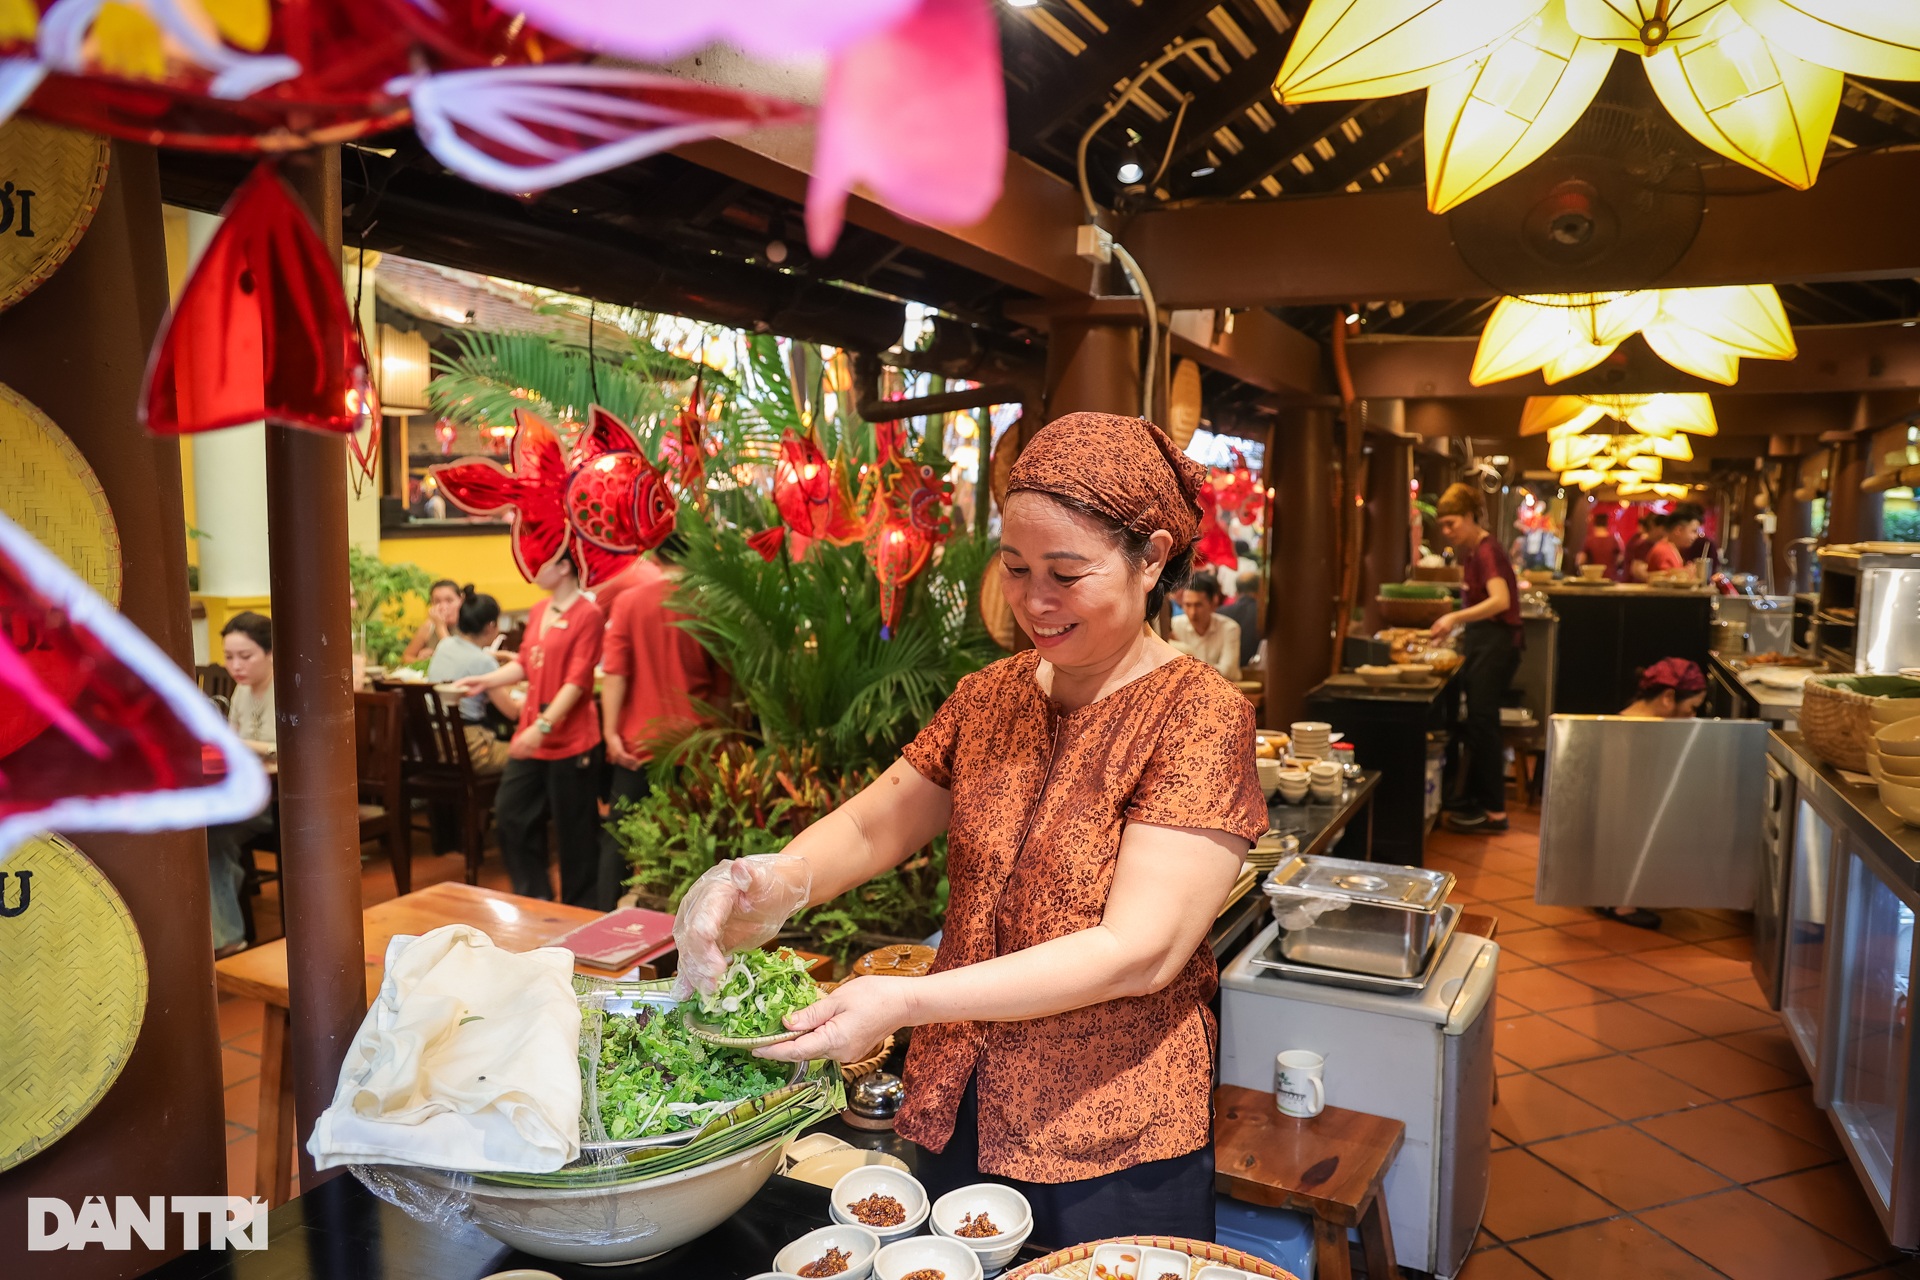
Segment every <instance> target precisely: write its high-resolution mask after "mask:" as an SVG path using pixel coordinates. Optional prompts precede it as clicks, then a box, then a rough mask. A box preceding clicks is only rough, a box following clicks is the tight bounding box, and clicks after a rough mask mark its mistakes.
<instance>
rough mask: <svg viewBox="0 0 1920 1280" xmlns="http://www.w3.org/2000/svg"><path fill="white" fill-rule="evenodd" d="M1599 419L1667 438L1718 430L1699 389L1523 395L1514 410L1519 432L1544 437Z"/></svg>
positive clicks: (1581, 430)
mask: <svg viewBox="0 0 1920 1280" xmlns="http://www.w3.org/2000/svg"><path fill="white" fill-rule="evenodd" d="M1602 418H1612V419H1613V420H1614V421H1616V422H1619V423H1621V424H1622V425H1624V426H1628V427H1631V428H1633V429H1634V430H1635V431H1638V432H1639V433H1641V434H1642V435H1648V436H1659V437H1660V438H1662V439H1671V438H1672V437H1673V436H1675V435H1677V434H1679V433H1681V432H1685V433H1686V434H1688V435H1695V436H1711V435H1717V434H1719V431H1720V423H1719V420H1718V419H1717V418H1715V417H1714V416H1713V400H1712V399H1711V398H1710V397H1708V396H1707V395H1705V394H1703V393H1700V392H1693V391H1684V392H1662V393H1659V394H1657V395H1637V396H1626V395H1621V396H1528V397H1527V403H1526V405H1525V407H1524V408H1522V409H1521V411H1520V434H1521V435H1523V436H1537V435H1545V436H1546V437H1547V439H1548V440H1550V441H1551V440H1558V439H1561V438H1562V437H1565V436H1577V435H1583V434H1585V433H1586V431H1587V428H1588V427H1591V426H1592V425H1593V424H1594V423H1596V422H1599V421H1600V420H1601V419H1602Z"/></svg>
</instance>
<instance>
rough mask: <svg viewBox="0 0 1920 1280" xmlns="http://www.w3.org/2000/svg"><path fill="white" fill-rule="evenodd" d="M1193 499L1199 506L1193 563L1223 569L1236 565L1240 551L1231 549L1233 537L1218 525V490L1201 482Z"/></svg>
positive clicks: (1238, 561)
mask: <svg viewBox="0 0 1920 1280" xmlns="http://www.w3.org/2000/svg"><path fill="white" fill-rule="evenodd" d="M1194 501H1195V502H1196V503H1198V504H1199V507H1200V541H1199V543H1198V544H1196V545H1195V547H1194V549H1193V560H1194V563H1195V564H1213V565H1219V566H1220V567H1221V568H1223V569H1231V568H1235V567H1237V566H1238V565H1239V563H1240V553H1239V552H1237V551H1235V550H1234V549H1233V539H1232V538H1231V537H1229V536H1228V534H1227V531H1226V530H1225V529H1223V528H1222V527H1221V526H1220V493H1219V491H1218V490H1217V489H1215V488H1214V487H1213V486H1212V485H1211V484H1203V485H1201V486H1200V492H1199V493H1198V494H1197V495H1195V498H1194Z"/></svg>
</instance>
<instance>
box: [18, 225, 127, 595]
mask: <svg viewBox="0 0 1920 1280" xmlns="http://www.w3.org/2000/svg"><path fill="white" fill-rule="evenodd" d="M0 239H4V237H0ZM0 511H4V512H5V513H6V516H7V518H8V519H9V520H11V521H13V522H14V523H15V524H17V525H19V526H20V527H21V528H22V529H25V530H26V531H27V532H28V533H30V534H32V535H33V537H34V539H35V540H36V541H38V542H39V543H40V545H41V546H43V547H45V548H46V549H47V550H49V551H51V552H53V554H55V555H56V556H59V557H60V559H62V560H63V561H65V562H66V564H67V567H68V568H70V569H72V570H73V572H74V573H75V575H76V576H78V577H79V579H80V580H81V581H82V582H84V583H86V584H87V585H88V586H90V587H92V588H93V589H94V590H95V591H97V592H99V593H100V594H101V595H102V596H103V597H105V598H106V601H107V603H109V604H111V605H114V606H116V607H118V605H119V604H120V532H119V529H118V528H117V527H116V526H115V525H114V521H113V511H112V509H111V508H110V507H108V506H107V495H106V493H105V491H104V490H102V489H101V487H100V479H99V477H98V476H96V475H94V473H93V468H92V467H90V466H88V465H87V460H86V459H85V458H83V457H81V456H80V451H79V450H78V449H76V448H75V447H74V444H73V441H71V440H69V439H67V436H66V433H65V432H64V431H62V430H60V428H59V427H57V426H55V425H54V424H53V420H52V419H51V418H49V417H47V415H46V414H44V413H42V412H40V410H39V409H38V408H36V407H35V406H34V405H33V403H32V402H31V401H29V400H28V399H27V398H26V397H25V396H23V395H21V394H20V393H19V392H17V391H15V390H13V388H11V387H8V386H4V385H0Z"/></svg>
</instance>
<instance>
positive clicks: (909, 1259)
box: [873, 1236, 1019, 1280]
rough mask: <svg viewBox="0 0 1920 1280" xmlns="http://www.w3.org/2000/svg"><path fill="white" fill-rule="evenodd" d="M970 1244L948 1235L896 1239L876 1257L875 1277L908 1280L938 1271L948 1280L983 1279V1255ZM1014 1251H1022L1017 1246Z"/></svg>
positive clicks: (882, 1279)
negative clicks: (968, 1245)
mask: <svg viewBox="0 0 1920 1280" xmlns="http://www.w3.org/2000/svg"><path fill="white" fill-rule="evenodd" d="M967 1244H968V1242H967V1241H965V1240H954V1239H951V1238H950V1237H947V1236H915V1237H914V1238H913V1239H911V1240H896V1241H894V1242H893V1243H892V1244H890V1245H888V1246H887V1247H886V1248H884V1249H882V1250H881V1251H880V1256H879V1257H877V1258H875V1259H874V1260H873V1280H908V1277H910V1276H915V1275H920V1274H923V1273H925V1272H928V1271H935V1272H938V1273H939V1274H941V1275H943V1276H945V1277H946V1278H947V1280H981V1277H982V1276H983V1275H985V1274H986V1273H985V1271H984V1270H983V1269H982V1267H981V1265H980V1255H979V1254H978V1253H976V1252H975V1251H974V1250H972V1249H969V1248H968V1247H967ZM1014 1251H1015V1252H1016V1253H1017V1252H1019V1246H1018V1245H1015V1246H1014ZM1007 1256H1008V1257H1009V1258H1011V1257H1012V1256H1013V1255H1012V1254H1009V1255H1007ZM1002 1265H1004V1264H1002Z"/></svg>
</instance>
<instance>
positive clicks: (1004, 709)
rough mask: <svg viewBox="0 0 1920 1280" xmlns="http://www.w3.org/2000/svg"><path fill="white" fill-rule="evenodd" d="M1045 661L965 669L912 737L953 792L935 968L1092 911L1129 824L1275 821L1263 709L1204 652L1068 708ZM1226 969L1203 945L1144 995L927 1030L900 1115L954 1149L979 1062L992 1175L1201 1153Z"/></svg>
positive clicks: (917, 1135)
mask: <svg viewBox="0 0 1920 1280" xmlns="http://www.w3.org/2000/svg"><path fill="white" fill-rule="evenodd" d="M1039 661H1040V657H1039V654H1038V653H1037V652H1034V651H1031V650H1030V651H1028V652H1026V653H1019V654H1015V655H1014V656H1013V657H1010V658H1005V659H1002V660H1001V661H999V662H996V663H994V664H993V665H992V666H990V667H987V668H986V669H985V670H984V671H980V672H977V673H975V674H974V675H971V676H968V677H967V678H966V679H964V680H962V681H961V682H960V686H959V688H957V689H955V690H954V692H953V696H952V697H951V698H949V699H947V702H946V705H944V706H942V707H941V708H940V711H939V712H938V714H936V715H935V716H934V718H933V721H932V723H930V724H929V725H928V726H927V727H926V729H924V730H923V731H922V732H921V734H920V736H919V737H917V738H915V739H914V740H913V742H912V743H910V744H909V745H908V746H907V749H906V752H905V756H906V759H907V761H908V763H910V764H911V765H913V767H914V768H915V769H917V770H919V771H920V773H921V774H923V775H924V776H925V777H926V778H927V779H928V780H929V781H931V782H934V783H937V784H938V785H940V786H942V787H946V788H947V789H948V790H950V791H952V792H953V820H952V823H951V825H950V826H949V828H948V844H947V872H948V877H949V880H950V884H951V887H952V888H951V895H950V898H949V902H948V906H947V920H946V932H945V935H944V936H943V938H942V940H941V943H940V954H939V958H938V959H937V960H936V961H935V962H934V970H935V972H939V971H942V970H946V969H955V968H958V967H960V966H961V965H966V964H974V963H977V962H979V961H982V960H988V959H991V958H993V957H994V956H998V955H1005V954H1007V953H1008V952H1012V951H1019V950H1021V949H1023V948H1025V947H1031V946H1035V945H1037V944H1039V943H1042V942H1046V941H1049V940H1051V939H1053V938H1059V937H1063V936H1065V935H1067V934H1070V933H1077V932H1079V931H1080V930H1083V929H1089V928H1092V927H1093V926H1095V925H1097V924H1099V923H1100V921H1101V919H1102V917H1103V916H1104V915H1105V913H1106V905H1107V893H1108V891H1109V890H1110V889H1111V888H1112V885H1113V875H1114V867H1115V864H1116V862H1117V859H1118V855H1119V852H1120V833H1121V831H1122V829H1123V828H1125V826H1126V824H1127V823H1129V822H1145V823H1152V824H1154V825H1157V826H1168V827H1202V828H1210V829H1213V830H1217V831H1225V832H1228V833H1230V834H1233V835H1236V836H1239V837H1241V838H1242V839H1245V840H1249V841H1251V840H1255V839H1258V838H1259V837H1260V835H1261V834H1262V833H1264V832H1265V831H1266V829H1267V807H1266V802H1265V801H1264V800H1263V799H1262V798H1261V795H1260V788H1259V782H1258V780H1257V777H1256V774H1255V771H1254V765H1253V708H1252V707H1251V706H1250V705H1249V704H1248V702H1247V700H1246V699H1245V698H1244V697H1242V696H1241V694H1240V693H1239V691H1237V690H1236V689H1235V688H1234V687H1233V686H1232V685H1230V684H1228V683H1227V682H1226V681H1225V680H1223V679H1222V678H1221V677H1220V675H1219V673H1218V672H1216V671H1215V670H1214V669H1213V668H1212V667H1210V666H1208V665H1206V664H1205V663H1203V662H1199V661H1196V660H1195V659H1193V658H1189V657H1184V656H1183V657H1179V658H1176V659H1174V660H1173V661H1171V662H1168V663H1166V664H1165V665H1163V666H1160V667H1156V668H1155V669H1154V670H1152V671H1150V672H1148V673H1147V674H1145V675H1143V676H1140V677H1139V678H1137V679H1135V680H1133V681H1132V682H1131V683H1129V684H1126V685H1123V686H1122V687H1121V688H1119V689H1117V690H1115V691H1114V692H1112V693H1110V694H1108V695H1107V696H1106V697H1104V698H1101V699H1100V700H1099V701H1098V702H1094V703H1090V704H1089V705H1087V706H1085V707H1082V708H1080V709H1079V710H1077V711H1073V712H1062V711H1060V710H1059V709H1058V708H1056V707H1055V706H1054V705H1053V703H1052V702H1051V700H1050V699H1048V697H1047V696H1046V695H1045V694H1044V693H1043V692H1042V691H1041V688H1040V686H1039V684H1038V683H1037V682H1036V680H1035V678H1034V677H1035V671H1036V669H1037V668H1038V666H1039ZM1217 977H1218V975H1217V972H1216V970H1215V968H1214V962H1213V953H1212V952H1211V951H1210V950H1209V949H1208V948H1206V947H1205V946H1202V947H1200V948H1199V949H1198V950H1196V951H1195V952H1194V954H1193V957H1192V959H1190V960H1189V961H1188V962H1187V964H1186V967H1185V968H1184V969H1182V970H1181V971H1180V973H1179V975H1178V976H1177V977H1176V978H1175V979H1174V980H1173V982H1171V983H1170V984H1168V985H1167V986H1166V987H1165V988H1163V989H1162V990H1160V991H1158V992H1155V993H1154V994H1153V995H1149V996H1140V997H1135V998H1128V999H1122V1000H1111V1001H1108V1002H1106V1003H1104V1004H1097V1005H1091V1006H1089V1007H1087V1008H1084V1009H1076V1010H1073V1011H1072V1012H1069V1013H1062V1014H1056V1015H1054V1016H1052V1017H1046V1018H1036V1019H1033V1020H1031V1021H1026V1022H957V1023H935V1024H932V1025H929V1026H925V1027H921V1028H919V1029H918V1030H916V1031H915V1032H914V1034H913V1047H912V1050H911V1051H910V1052H909V1054H908V1057H907V1074H908V1079H909V1082H910V1085H911V1087H910V1089H909V1092H908V1097H907V1104H906V1106H905V1108H904V1109H903V1110H902V1112H901V1114H900V1119H899V1123H898V1126H897V1128H898V1131H899V1132H900V1133H901V1134H902V1135H904V1136H906V1137H907V1138H910V1139H912V1140H913V1141H914V1142H917V1143H919V1144H920V1145H921V1146H923V1147H927V1148H929V1149H931V1150H934V1151H940V1150H944V1149H945V1147H946V1145H947V1142H948V1140H949V1139H950V1138H951V1137H952V1136H953V1126H954V1116H955V1113H956V1112H957V1111H958V1109H959V1106H960V1098H961V1095H962V1094H963V1093H964V1092H965V1091H966V1087H967V1079H968V1077H969V1076H975V1077H977V1082H978V1089H979V1096H980V1168H981V1170H982V1171H983V1172H986V1173H992V1174H996V1175H998V1176H1000V1177H1006V1178H1016V1179H1019V1180H1022V1181H1026V1182H1049V1183H1052V1182H1072V1181H1077V1180H1079V1179H1082V1178H1092V1177H1098V1176H1099V1175H1101V1174H1104V1173H1112V1172H1114V1171H1115V1170H1119V1169H1125V1168H1129V1167H1131V1166H1133V1165H1136V1164H1143V1163H1145V1162H1147V1161H1149V1160H1165V1159H1170V1158H1172V1157H1174V1156H1181V1155H1185V1154H1187V1153H1188V1152H1190V1151H1195V1150H1197V1149H1199V1148H1200V1147H1201V1146H1204V1145H1205V1144H1206V1142H1207V1140H1208V1128H1209V1121H1210V1115H1211V1096H1212V1089H1213V1078H1212V1076H1213V1049H1214V1025H1213V1016H1212V1014H1211V1013H1210V1012H1209V1011H1208V1009H1207V1002H1208V1000H1210V999H1211V998H1212V996H1213V992H1214V988H1215V985H1216V980H1217Z"/></svg>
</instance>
